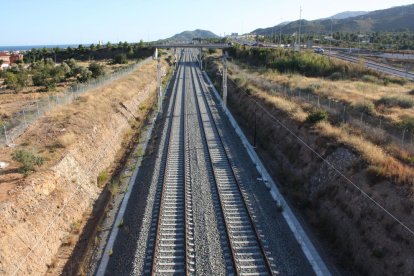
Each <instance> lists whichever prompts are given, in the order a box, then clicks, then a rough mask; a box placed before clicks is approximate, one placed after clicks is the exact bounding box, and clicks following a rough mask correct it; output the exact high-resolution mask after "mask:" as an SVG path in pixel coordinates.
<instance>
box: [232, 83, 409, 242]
mask: <svg viewBox="0 0 414 276" xmlns="http://www.w3.org/2000/svg"><path fill="white" fill-rule="evenodd" d="M229 79H230V80H231V81H232V82H233V84H234V85H235V86H236V87H238V88H239V89H240V90H241V91H242V92H243V93H244V94H245V95H247V97H248V98H249V99H250V100H251V101H253V102H254V103H255V104H256V105H257V106H259V107H260V108H261V109H262V110H263V111H264V112H265V113H266V114H267V115H268V116H269V117H271V118H272V119H273V120H275V121H276V122H277V123H278V124H279V125H280V126H281V127H283V128H284V129H285V130H287V131H288V132H289V133H290V134H291V135H292V136H293V137H295V138H296V139H297V140H298V141H299V142H300V143H302V144H303V145H304V146H305V147H306V148H308V149H309V150H310V151H311V152H312V153H314V154H315V155H316V156H317V157H318V158H319V159H321V160H322V161H323V162H325V163H326V164H327V165H328V166H329V167H330V168H332V169H333V170H334V171H335V172H337V173H338V174H339V175H340V176H341V177H342V178H344V179H345V180H346V181H347V182H349V183H350V184H351V185H352V186H354V187H355V188H356V189H357V190H358V191H359V192H360V193H361V194H362V195H363V196H365V197H366V198H368V199H369V200H370V201H371V202H373V203H374V204H375V205H376V206H377V207H378V208H380V209H381V210H382V211H384V212H385V213H386V214H387V215H388V216H390V217H391V218H392V219H393V220H394V221H396V222H397V223H398V224H400V225H401V226H402V227H403V228H404V229H406V230H407V231H408V232H409V233H411V234H412V235H413V236H414V230H412V229H411V228H410V227H408V226H407V225H405V223H404V222H402V221H401V220H400V219H398V218H397V217H396V216H395V215H393V214H392V213H391V212H390V211H388V210H387V209H386V208H385V207H383V206H382V205H381V204H380V203H379V202H377V201H376V200H375V199H374V198H373V197H371V196H370V195H369V194H368V193H367V192H365V191H364V190H363V189H362V188H361V187H359V186H358V185H357V184H355V183H354V182H353V181H352V180H351V179H349V178H348V177H347V176H345V175H344V174H343V173H342V172H341V171H340V170H338V169H337V168H336V167H335V166H334V165H333V164H332V163H330V162H329V161H328V160H326V159H325V158H323V157H322V155H320V154H319V153H318V152H317V151H316V150H315V149H313V148H312V147H311V146H310V145H308V144H307V143H306V142H305V141H303V140H302V138H300V137H299V136H298V135H296V134H295V133H294V132H293V131H292V130H291V129H290V128H289V127H287V126H286V125H285V124H284V123H283V122H282V121H280V120H279V119H277V118H276V117H275V116H274V115H273V114H271V113H270V112H269V111H268V110H267V109H266V108H265V107H264V106H263V105H261V104H260V103H259V102H258V101H257V100H255V99H253V98H252V97H251V95H249V94H248V93H247V92H246V91H245V90H244V89H242V88H241V87H239V86H238V85H237V84H236V83H235V82H234V81H233V80H232V79H231V78H229Z"/></svg>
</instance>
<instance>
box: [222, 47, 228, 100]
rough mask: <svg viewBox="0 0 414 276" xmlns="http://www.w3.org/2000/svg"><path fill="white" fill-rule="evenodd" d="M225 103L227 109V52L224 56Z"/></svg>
mask: <svg viewBox="0 0 414 276" xmlns="http://www.w3.org/2000/svg"><path fill="white" fill-rule="evenodd" d="M223 103H224V106H225V107H227V52H226V53H225V54H224V55H223Z"/></svg>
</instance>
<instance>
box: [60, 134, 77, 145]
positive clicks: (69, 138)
mask: <svg viewBox="0 0 414 276" xmlns="http://www.w3.org/2000/svg"><path fill="white" fill-rule="evenodd" d="M75 141H76V135H75V134H73V133H72V132H68V133H65V134H63V135H61V136H59V137H58V138H57V143H58V145H59V146H60V147H62V148H67V147H69V146H70V145H72V144H73V143H75Z"/></svg>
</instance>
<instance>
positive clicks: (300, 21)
mask: <svg viewBox="0 0 414 276" xmlns="http://www.w3.org/2000/svg"><path fill="white" fill-rule="evenodd" d="M301 25H302V6H300V12H299V35H298V40H299V51H300V27H301Z"/></svg>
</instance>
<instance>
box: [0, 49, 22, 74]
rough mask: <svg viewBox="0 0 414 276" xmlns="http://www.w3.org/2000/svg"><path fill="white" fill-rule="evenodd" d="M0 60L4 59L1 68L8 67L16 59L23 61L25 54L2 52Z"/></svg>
mask: <svg viewBox="0 0 414 276" xmlns="http://www.w3.org/2000/svg"><path fill="white" fill-rule="evenodd" d="M0 60H2V62H0V63H1V65H0V69H1V70H3V69H7V68H9V67H10V66H11V65H12V64H13V63H16V61H18V60H21V61H23V55H22V54H20V53H9V52H0Z"/></svg>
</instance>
